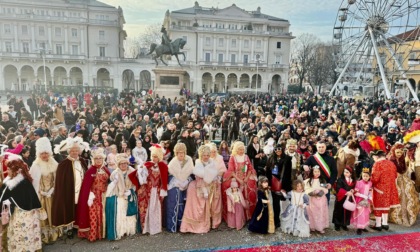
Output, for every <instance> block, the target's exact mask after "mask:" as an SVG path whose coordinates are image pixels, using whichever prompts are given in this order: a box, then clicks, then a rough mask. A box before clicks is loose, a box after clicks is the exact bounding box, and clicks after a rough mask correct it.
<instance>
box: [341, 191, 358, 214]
mask: <svg viewBox="0 0 420 252" xmlns="http://www.w3.org/2000/svg"><path fill="white" fill-rule="evenodd" d="M351 198H352V199H353V202H351V201H350V196H347V198H346V201H344V204H343V208H344V209H346V210H348V211H350V212H353V211H354V210H355V209H356V201H355V200H354V196H353V195H351Z"/></svg>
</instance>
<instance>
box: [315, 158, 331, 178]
mask: <svg viewBox="0 0 420 252" xmlns="http://www.w3.org/2000/svg"><path fill="white" fill-rule="evenodd" d="M313 157H314V158H315V161H316V162H317V163H318V165H319V166H320V167H321V169H322V171H324V173H325V175H327V177H328V179H330V177H331V171H330V167H329V166H328V164H327V163H326V162H325V160H324V158H322V156H321V155H320V154H319V153H318V152H317V153H316V154H315V155H314V156H313Z"/></svg>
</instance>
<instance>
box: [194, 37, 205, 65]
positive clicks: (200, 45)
mask: <svg viewBox="0 0 420 252" xmlns="http://www.w3.org/2000/svg"><path fill="white" fill-rule="evenodd" d="M203 45H204V42H203V35H202V34H200V38H199V40H198V45H197V51H196V53H197V54H199V56H198V61H204V59H203V57H204V53H203Z"/></svg>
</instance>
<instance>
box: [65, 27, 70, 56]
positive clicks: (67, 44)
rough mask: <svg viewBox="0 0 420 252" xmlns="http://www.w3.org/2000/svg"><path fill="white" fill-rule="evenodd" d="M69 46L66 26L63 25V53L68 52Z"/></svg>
mask: <svg viewBox="0 0 420 252" xmlns="http://www.w3.org/2000/svg"><path fill="white" fill-rule="evenodd" d="M68 48H69V38H68V26H65V27H64V54H68V53H67V50H68Z"/></svg>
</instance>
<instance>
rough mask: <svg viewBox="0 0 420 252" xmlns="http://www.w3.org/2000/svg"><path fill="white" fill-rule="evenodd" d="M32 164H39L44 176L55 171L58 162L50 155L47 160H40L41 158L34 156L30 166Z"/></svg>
mask: <svg viewBox="0 0 420 252" xmlns="http://www.w3.org/2000/svg"><path fill="white" fill-rule="evenodd" d="M34 165H37V166H39V168H40V172H41V175H42V176H46V175H48V174H50V173H55V172H56V171H57V166H58V163H57V161H55V159H54V158H52V157H50V158H49V159H48V161H47V162H45V161H42V160H41V158H36V159H35V161H34V162H33V164H32V167H33V166H34ZM32 167H31V170H32Z"/></svg>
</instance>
